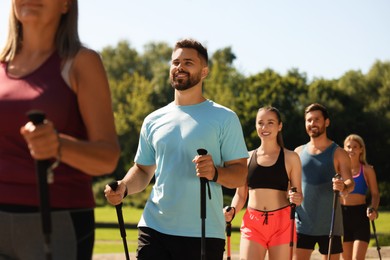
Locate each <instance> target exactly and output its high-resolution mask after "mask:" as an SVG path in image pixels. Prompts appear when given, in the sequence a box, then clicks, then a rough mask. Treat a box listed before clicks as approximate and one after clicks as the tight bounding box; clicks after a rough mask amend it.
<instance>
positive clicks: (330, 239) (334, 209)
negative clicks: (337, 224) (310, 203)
mask: <svg viewBox="0 0 390 260" xmlns="http://www.w3.org/2000/svg"><path fill="white" fill-rule="evenodd" d="M334 178H336V179H340V178H341V175H340V174H336V175H335V176H334ZM338 199H339V191H338V190H335V191H334V193H333V210H332V222H331V224H330V232H329V248H328V260H330V255H331V249H332V242H333V230H334V221H335V217H336V209H337V201H338Z"/></svg>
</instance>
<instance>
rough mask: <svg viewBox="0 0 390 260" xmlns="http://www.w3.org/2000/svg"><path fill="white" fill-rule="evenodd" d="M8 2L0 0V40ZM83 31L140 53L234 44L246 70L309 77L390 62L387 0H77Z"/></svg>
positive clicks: (93, 42) (89, 39)
mask: <svg viewBox="0 0 390 260" xmlns="http://www.w3.org/2000/svg"><path fill="white" fill-rule="evenodd" d="M10 3H11V0H0V45H1V46H3V44H4V41H5V37H6V34H7V31H8V25H7V24H8V14H9V8H10ZM79 8H80V19H79V28H80V37H81V39H82V41H83V42H84V43H85V44H86V45H88V46H89V47H91V48H93V49H95V50H97V51H100V50H102V48H103V47H107V46H109V45H110V46H116V44H117V43H118V41H119V40H127V41H129V43H130V44H131V46H132V47H133V48H136V49H137V51H139V52H140V53H142V52H143V46H144V45H145V44H146V43H149V42H151V41H155V42H161V41H163V42H167V43H168V44H170V45H173V44H174V42H175V41H176V40H178V39H181V38H183V37H192V38H195V39H197V40H199V41H200V42H202V43H203V44H205V45H206V46H207V47H208V49H209V52H210V54H212V53H213V52H214V51H216V50H218V49H221V48H225V47H231V48H232V50H233V52H234V54H235V55H236V57H237V59H236V61H235V63H234V65H235V67H236V68H237V69H238V70H239V71H240V72H242V73H244V74H245V75H250V74H255V73H258V72H262V71H263V70H264V69H266V68H271V69H273V70H275V71H276V72H278V73H281V74H282V75H284V74H285V73H286V72H287V71H288V70H290V69H292V68H297V69H298V70H299V71H300V72H305V73H307V75H308V77H309V79H312V78H313V77H323V78H325V79H333V78H339V77H341V76H342V75H343V74H344V73H345V72H346V71H348V70H361V71H362V72H363V73H366V72H367V71H368V69H369V68H370V67H371V66H372V65H373V63H374V62H375V61H376V60H381V61H390V1H389V0H372V1H367V0H341V1H340V0H327V1H313V0H297V1H292V0H241V1H238V0H180V1H179V0H154V1H152V0H142V1H132V0H110V1H109V0H79Z"/></svg>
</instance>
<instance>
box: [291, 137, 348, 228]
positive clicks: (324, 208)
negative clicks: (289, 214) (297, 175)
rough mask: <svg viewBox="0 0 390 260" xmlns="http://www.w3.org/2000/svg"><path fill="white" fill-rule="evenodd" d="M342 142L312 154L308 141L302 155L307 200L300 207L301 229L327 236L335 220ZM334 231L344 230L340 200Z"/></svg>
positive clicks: (305, 198)
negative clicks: (337, 156)
mask: <svg viewBox="0 0 390 260" xmlns="http://www.w3.org/2000/svg"><path fill="white" fill-rule="evenodd" d="M338 147H339V146H338V145H337V144H336V143H332V144H331V145H329V147H327V148H326V149H325V150H324V151H323V152H322V153H320V154H310V153H309V152H308V151H307V144H306V145H304V146H303V149H302V151H301V153H300V154H299V157H300V159H301V162H302V192H303V196H304V200H303V202H302V204H301V205H300V206H298V207H297V208H296V223H297V232H298V233H301V234H305V235H311V236H327V235H329V230H330V229H329V228H330V225H331V221H332V212H333V196H334V192H333V188H332V186H333V183H332V178H333V177H334V176H335V175H336V170H335V169H334V163H333V158H334V152H335V151H336V149H337V148H338ZM333 234H334V235H336V236H341V235H342V234H343V224H342V213H341V207H340V203H337V208H336V215H335V225H334V233H333Z"/></svg>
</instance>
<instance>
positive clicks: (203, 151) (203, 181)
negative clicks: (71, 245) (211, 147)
mask: <svg viewBox="0 0 390 260" xmlns="http://www.w3.org/2000/svg"><path fill="white" fill-rule="evenodd" d="M197 152H198V154H199V155H206V154H207V150H206V149H198V150H197ZM207 181H208V180H207V179H206V178H200V218H201V220H202V230H201V231H202V237H201V241H200V248H201V251H200V254H201V259H202V260H206V184H207Z"/></svg>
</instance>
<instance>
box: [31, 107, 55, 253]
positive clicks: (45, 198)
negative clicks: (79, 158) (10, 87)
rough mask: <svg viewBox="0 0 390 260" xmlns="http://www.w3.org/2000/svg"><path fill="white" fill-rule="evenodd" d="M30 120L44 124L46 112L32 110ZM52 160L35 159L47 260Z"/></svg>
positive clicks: (36, 123)
mask: <svg viewBox="0 0 390 260" xmlns="http://www.w3.org/2000/svg"><path fill="white" fill-rule="evenodd" d="M27 116H28V118H29V120H30V121H31V122H32V123H33V124H34V125H40V124H43V121H44V120H45V114H44V113H43V112H42V111H38V110H32V111H29V112H28V113H27ZM50 165H51V162H50V161H49V160H35V171H36V174H37V181H38V190H39V201H40V206H39V208H40V211H41V223H42V230H43V236H44V252H45V256H46V259H47V260H51V259H52V255H51V248H50V243H51V241H50V240H51V239H50V235H51V225H52V224H51V215H50V197H49V185H48V183H47V170H48V169H49V167H50Z"/></svg>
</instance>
